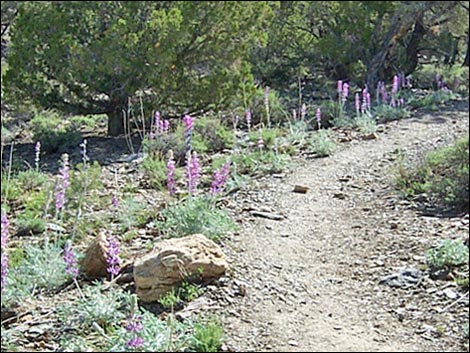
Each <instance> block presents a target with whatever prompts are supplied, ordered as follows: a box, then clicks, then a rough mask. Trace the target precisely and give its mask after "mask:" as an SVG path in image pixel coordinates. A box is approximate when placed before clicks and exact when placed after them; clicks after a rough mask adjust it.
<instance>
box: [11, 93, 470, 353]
mask: <svg viewBox="0 0 470 353" xmlns="http://www.w3.org/2000/svg"><path fill="white" fill-rule="evenodd" d="M468 111H469V107H468V101H466V102H463V103H461V104H459V105H458V106H457V108H456V109H448V110H445V111H440V112H433V113H431V114H423V115H420V116H416V117H414V118H411V119H405V120H401V121H395V122H391V123H387V124H384V125H382V126H380V129H379V131H378V133H377V135H376V136H372V138H371V139H364V138H362V137H361V135H360V134H359V133H356V132H354V131H344V130H334V131H333V137H334V138H335V139H336V140H337V141H338V142H340V144H339V149H338V151H337V152H336V153H334V154H333V155H332V156H330V157H326V158H315V156H311V155H303V156H299V157H296V158H295V159H294V161H293V163H292V165H291V167H290V168H289V171H288V172H286V173H284V174H274V175H269V176H265V177H263V178H259V179H255V180H252V181H250V182H249V184H248V185H247V186H246V187H243V188H242V189H241V190H239V191H237V192H235V193H232V194H230V195H229V196H228V197H227V198H226V199H225V200H224V201H223V203H224V206H226V207H227V208H228V210H229V211H230V212H231V214H232V216H233V218H234V219H235V220H236V221H237V222H238V224H239V225H240V230H239V231H238V232H236V233H234V234H231V235H229V236H228V237H227V238H225V239H223V240H222V244H221V245H222V249H223V251H224V253H225V254H226V255H227V257H228V259H229V261H230V265H231V270H230V272H229V273H228V274H227V276H226V277H223V278H221V279H220V280H218V281H217V282H215V283H213V284H211V285H209V286H208V287H207V288H206V289H207V290H206V291H205V294H204V295H203V296H201V297H199V298H198V299H196V300H195V301H194V302H191V303H189V304H188V305H187V306H186V308H184V310H183V311H181V312H178V313H177V317H178V318H180V319H184V318H185V317H187V316H190V315H192V313H194V312H198V311H203V312H205V313H215V314H217V315H220V316H221V322H222V324H223V326H224V330H225V333H226V341H225V344H224V345H223V347H222V350H223V351H258V352H259V351H310V352H311V351H417V352H421V351H468V339H464V335H463V326H464V324H465V323H467V324H468V307H469V296H468V289H466V290H464V289H462V288H459V287H458V286H457V285H456V284H455V282H454V281H452V280H445V279H441V280H435V279H431V278H430V276H429V273H428V272H427V266H426V258H425V252H426V250H428V249H429V248H431V247H432V246H434V245H436V244H437V243H438V241H439V240H441V239H459V240H462V241H464V240H465V239H467V238H468V232H469V229H468V225H469V216H468V214H446V213H445V212H443V210H439V209H433V208H431V207H429V201H430V200H428V199H427V198H426V197H425V196H420V197H418V198H416V199H415V200H411V201H407V200H404V199H403V198H402V197H401V196H400V195H399V193H398V191H396V190H395V187H394V180H395V176H396V175H397V170H398V166H399V165H400V163H404V165H405V166H411V165H413V164H416V163H418V162H419V161H420V160H422V158H423V156H424V155H425V153H426V152H427V151H429V150H433V149H435V148H437V147H441V146H445V145H449V144H451V143H452V142H454V140H455V139H456V138H457V137H461V136H465V135H468V130H469V117H468ZM125 145H126V144H125V141H123V140H122V139H111V138H100V137H96V138H93V137H92V138H90V139H89V146H93V147H92V148H90V150H89V156H90V159H91V160H97V161H99V163H100V164H101V165H103V166H104V176H103V179H104V181H105V182H106V183H107V184H109V185H108V187H109V188H111V189H112V188H113V185H114V184H119V185H125V184H129V183H130V184H132V185H135V186H136V187H138V188H139V194H141V196H142V198H143V199H146V200H147V201H148V202H149V204H154V205H155V207H158V205H159V204H160V203H161V202H162V201H163V200H162V196H161V195H162V194H161V193H158V192H156V191H153V190H151V189H149V188H147V189H145V188H143V189H140V187H142V185H143V184H142V183H143V180H142V176H141V175H140V174H139V163H140V162H141V157H139V156H138V155H137V156H135V157H132V158H131V157H129V156H128V155H125V154H123V152H122V151H125ZM33 149H34V147H33V145H32V144H23V145H18V146H16V147H15V156H17V158H20V159H26V160H29V161H30V164H31V165H32V163H33V158H34V156H33V155H32V152H31V151H33ZM137 149H138V146H137V143H136V150H137ZM80 158H81V156H80V153H79V151H78V150H77V151H76V152H74V153H71V159H72V163H76V162H78V161H80ZM57 159H58V156H57V155H54V156H49V157H48V158H47V159H46V158H45V159H44V160H42V166H41V168H42V169H43V170H48V171H50V172H52V173H55V172H56V170H57ZM296 185H298V186H302V187H305V189H304V191H305V190H307V192H306V193H301V192H294V191H293V190H294V188H295V186H296ZM149 200H151V201H149ZM144 233H145V231H144ZM139 234H140V235H142V238H145V237H148V236H151V234H150V235H149V234H143V233H142V234H141V233H139ZM139 239H140V238H139ZM139 239H136V240H135V241H134V242H133V244H132V249H131V250H132V251H134V250H135V251H138V249H141V248H142V246H143V245H142V242H141V241H140V240H141V239H140V240H139ZM66 293H68V294H67V295H69V294H70V295H73V291H70V292H69V290H67V291H66ZM64 298H65V297H62V299H60V298H57V300H59V301H60V300H64ZM36 299H37V300H40V298H36ZM40 303H42V302H40ZM37 305H38V304H37ZM41 305H43V308H44V309H43V311H41V315H42V316H41V317H38V318H35V319H34V320H33V318H32V317H30V318H28V316H24V317H21V318H20V320H19V321H20V322H19V324H21V325H25V327H24V330H25V332H27V333H28V332H29V331H31V329H32V328H34V327H35V326H34V322H36V321H37V322H41V320H49V317H50V316H51V315H52V313H53V312H54V307H55V305H56V303H55V301H54V300H52V299H51V298H44V302H43V303H42V304H41ZM57 332H58V333H59V332H60V328H59V327H57ZM35 337H36V336H34V337H33V336H32V337H31V338H29V336H27V335H25V341H29V343H25V344H24V345H23V346H24V347H25V349H33V347H34V348H35V349H36V350H38V351H43V350H54V349H55V348H56V347H57V346H56V344H51V345H45V346H40V345H38V342H37V341H38V339H37V338H35ZM51 340H52V341H53V339H51Z"/></svg>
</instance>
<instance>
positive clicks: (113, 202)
mask: <svg viewBox="0 0 470 353" xmlns="http://www.w3.org/2000/svg"><path fill="white" fill-rule="evenodd" d="M111 204H112V205H113V207H116V208H118V207H119V200H118V198H117V197H116V195H114V194H113V196H112V197H111Z"/></svg>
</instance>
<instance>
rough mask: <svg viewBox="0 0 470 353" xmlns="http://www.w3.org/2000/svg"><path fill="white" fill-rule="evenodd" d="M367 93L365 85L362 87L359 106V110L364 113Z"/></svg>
mask: <svg viewBox="0 0 470 353" xmlns="http://www.w3.org/2000/svg"><path fill="white" fill-rule="evenodd" d="M368 93H369V91H368V89H367V87H364V89H363V90H362V106H361V112H362V113H365V112H366V110H367V94H368Z"/></svg>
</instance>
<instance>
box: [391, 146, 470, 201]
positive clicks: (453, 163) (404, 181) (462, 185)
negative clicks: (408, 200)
mask: <svg viewBox="0 0 470 353" xmlns="http://www.w3.org/2000/svg"><path fill="white" fill-rule="evenodd" d="M469 182H470V177H469V139H468V137H466V138H463V139H460V140H458V141H457V142H456V144H455V146H451V147H447V148H442V149H440V150H438V151H435V152H432V153H430V154H428V155H427V157H426V160H425V162H424V163H423V164H422V165H420V166H419V167H418V168H416V169H415V170H409V169H407V168H401V169H400V175H399V177H398V179H397V186H398V187H399V188H400V189H401V190H402V191H403V192H404V193H405V195H408V196H413V195H416V194H419V193H422V192H426V193H431V194H434V195H436V196H437V197H438V198H439V199H440V200H441V201H442V202H444V203H445V204H447V205H450V206H453V207H455V208H463V209H467V210H468V203H469V196H468V195H469Z"/></svg>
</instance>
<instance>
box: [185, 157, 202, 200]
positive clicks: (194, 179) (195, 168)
mask: <svg viewBox="0 0 470 353" xmlns="http://www.w3.org/2000/svg"><path fill="white" fill-rule="evenodd" d="M186 173H187V178H188V190H189V193H190V194H191V195H194V194H195V193H196V189H197V186H198V184H199V180H200V179H201V168H200V166H199V159H198V157H197V153H196V152H193V153H192V154H191V153H190V152H189V153H188V157H187V165H186Z"/></svg>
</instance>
